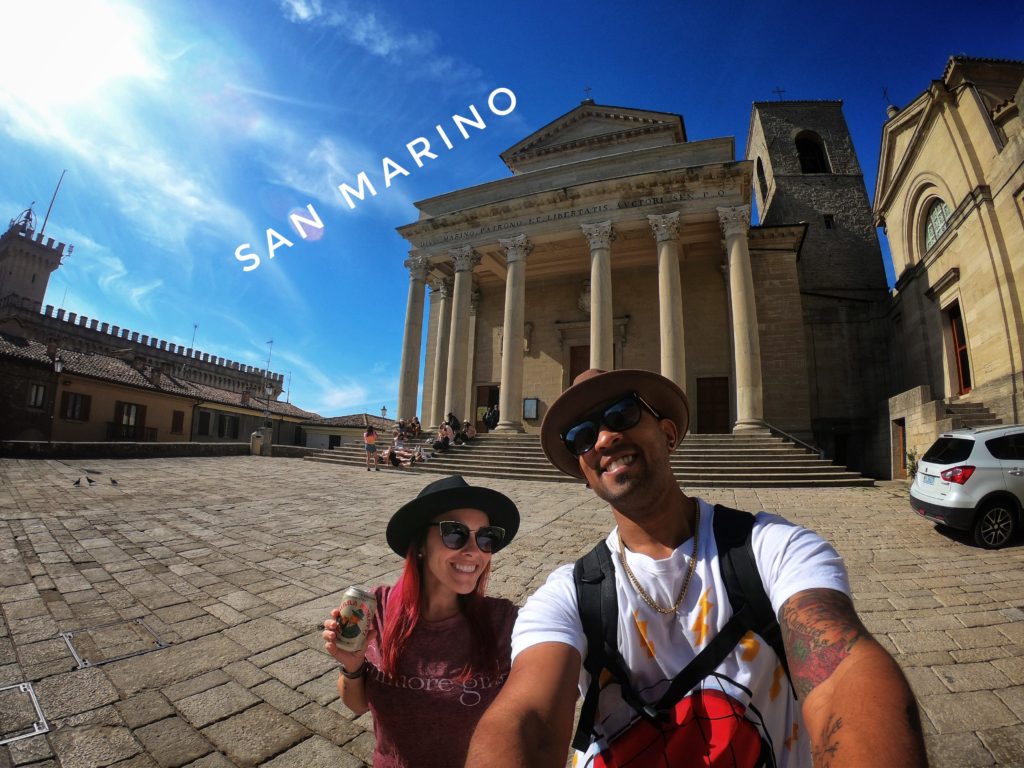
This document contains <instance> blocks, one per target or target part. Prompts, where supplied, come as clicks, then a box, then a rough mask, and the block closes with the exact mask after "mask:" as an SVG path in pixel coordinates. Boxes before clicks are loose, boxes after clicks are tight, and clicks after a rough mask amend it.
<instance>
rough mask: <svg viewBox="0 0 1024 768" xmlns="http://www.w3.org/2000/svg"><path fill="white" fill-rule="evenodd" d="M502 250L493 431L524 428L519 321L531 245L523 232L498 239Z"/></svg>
mask: <svg viewBox="0 0 1024 768" xmlns="http://www.w3.org/2000/svg"><path fill="white" fill-rule="evenodd" d="M498 244H499V245H501V247H502V249H504V251H505V261H506V263H507V264H508V275H507V277H506V278H505V327H504V330H503V331H502V340H501V390H500V393H499V400H498V411H499V415H500V417H501V421H499V422H498V426H497V428H496V430H495V431H497V432H524V431H525V430H524V429H523V421H522V415H523V322H524V320H525V319H526V318H525V314H526V310H525V302H526V299H525V297H526V290H525V289H526V257H527V255H529V253H530V251H532V250H533V245H532V244H531V243H530V241H529V240H527V239H526V235H518V236H516V237H513V238H510V239H508V240H499V241H498Z"/></svg>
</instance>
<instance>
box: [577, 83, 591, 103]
mask: <svg viewBox="0 0 1024 768" xmlns="http://www.w3.org/2000/svg"><path fill="white" fill-rule="evenodd" d="M592 90H594V89H593V88H591V87H590V86H589V85H588V86H587V87H586V88H584V89H583V93H585V94H586V96H587V97H586V98H585V99H584V100H583V101H581V102H580V104H593V103H594V100H593V99H592V98H590V92H591V91H592Z"/></svg>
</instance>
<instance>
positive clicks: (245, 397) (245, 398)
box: [242, 389, 249, 405]
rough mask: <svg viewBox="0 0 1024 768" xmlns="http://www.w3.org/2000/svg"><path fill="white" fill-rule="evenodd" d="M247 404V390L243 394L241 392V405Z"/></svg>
mask: <svg viewBox="0 0 1024 768" xmlns="http://www.w3.org/2000/svg"><path fill="white" fill-rule="evenodd" d="M248 404H249V390H248V389H247V390H245V391H244V392H242V405H248Z"/></svg>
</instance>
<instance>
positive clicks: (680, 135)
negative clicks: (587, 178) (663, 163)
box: [501, 101, 686, 173]
mask: <svg viewBox="0 0 1024 768" xmlns="http://www.w3.org/2000/svg"><path fill="white" fill-rule="evenodd" d="M685 141H686V129H685V127H684V125H683V118H682V116H681V115H676V114H673V113H671V112H651V111H647V110H642V109H630V108H628V107H609V106H603V105H600V104H594V103H593V102H589V101H585V102H583V103H582V104H580V105H579V106H578V107H576V108H575V109H573V110H572V111H570V112H567V113H566V114H564V115H562V116H561V117H559V118H558V119H556V120H553V121H551V122H550V123H548V124H547V125H545V126H544V127H543V128H541V129H540V130H538V131H535V132H534V133H532V134H530V135H529V136H527V137H526V138H524V139H523V140H521V141H520V142H518V143H517V144H515V145H514V146H512V147H510V148H509V149H507V150H505V151H504V152H502V153H501V159H502V160H504V161H505V165H507V166H508V167H509V169H510V170H511V171H512V172H513V173H520V172H524V171H530V170H537V169H539V168H546V167H551V166H553V165H561V164H563V163H565V162H573V161H575V160H579V159H588V158H590V157H594V156H599V155H600V154H601V153H602V152H603V153H605V154H614V153H618V152H623V151H628V150H629V149H633V148H636V149H646V148H650V147H652V146H665V145H669V144H681V143H683V142H685Z"/></svg>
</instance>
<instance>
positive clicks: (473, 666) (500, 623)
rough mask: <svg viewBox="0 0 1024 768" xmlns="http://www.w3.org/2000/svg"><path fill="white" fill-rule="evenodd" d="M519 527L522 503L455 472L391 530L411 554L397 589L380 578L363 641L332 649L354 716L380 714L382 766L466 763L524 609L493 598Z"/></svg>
mask: <svg viewBox="0 0 1024 768" xmlns="http://www.w3.org/2000/svg"><path fill="white" fill-rule="evenodd" d="M518 530H519V510H518V509H516V506H515V504H513V503H512V501H511V500H510V499H509V498H508V497H506V496H504V495H503V494H501V493H498V492H497V491H494V490H491V489H489V488H480V487H474V486H470V485H468V484H467V483H466V481H465V480H463V479H462V478H461V477H459V476H457V475H456V476H452V477H446V478H444V479H442V480H437V481H435V482H433V483H431V484H430V485H428V486H427V487H426V488H424V489H423V490H422V491H421V492H420V494H419V495H418V496H417V497H416V498H415V499H413V500H412V501H410V502H409V503H408V504H406V505H405V506H403V507H402V508H401V509H399V510H398V511H397V512H396V513H395V514H394V516H393V517H392V518H391V521H390V522H389V523H388V528H387V541H388V545H389V546H390V547H391V549H392V550H393V551H394V552H395V553H396V554H398V555H399V556H401V557H404V558H405V568H404V570H403V571H402V575H401V576H400V577H399V579H398V581H397V582H396V583H395V585H394V586H393V587H386V586H382V587H376V588H375V589H374V590H373V595H374V597H376V598H377V612H376V614H375V615H374V617H373V621H372V624H371V628H370V631H369V632H368V638H369V642H368V644H367V646H366V649H365V650H363V651H357V652H354V653H352V652H347V651H343V650H341V649H339V648H338V647H337V646H335V644H334V639H335V636H336V634H335V633H336V632H337V630H338V622H337V619H338V616H339V610H338V609H337V608H335V609H334V610H332V611H331V618H330V619H328V620H327V621H325V622H324V632H323V638H324V640H325V641H326V644H325V649H326V650H327V652H328V653H329V654H330V655H331V656H333V657H334V658H335V659H336V660H337V661H338V662H339V663H340V664H341V676H340V677H339V679H338V691H339V693H340V694H341V698H342V701H343V702H344V703H345V706H347V707H348V708H349V709H351V710H352V711H353V712H354V713H355V714H356V715H361V714H363V713H364V712H366V711H367V710H369V711H370V712H372V713H373V723H374V735H375V737H376V747H375V749H374V754H373V765H374V768H399V767H400V766H401V767H404V766H414V767H415V768H432V767H436V768H448V767H449V766H461V765H462V764H463V763H464V762H465V758H466V752H467V750H468V749H469V739H470V737H471V736H472V734H473V729H474V728H475V727H476V724H477V721H478V720H479V719H480V716H481V715H482V714H483V712H484V710H485V709H487V706H488V705H489V704H490V703H491V701H493V699H494V697H495V696H496V695H497V693H498V690H499V689H500V688H501V685H502V683H504V681H505V678H506V677H507V676H508V671H509V667H510V664H511V634H512V625H513V623H515V618H516V613H517V612H518V609H517V608H516V606H515V605H513V604H512V603H510V602H509V601H508V600H503V599H498V598H493V597H485V596H484V592H485V591H486V588H487V579H488V576H489V575H490V572H491V555H492V554H494V552H497V551H498V550H499V549H500V548H502V547H504V546H505V545H507V544H508V543H509V542H510V541H511V540H512V539H513V537H514V536H515V535H516V531H518Z"/></svg>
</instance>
